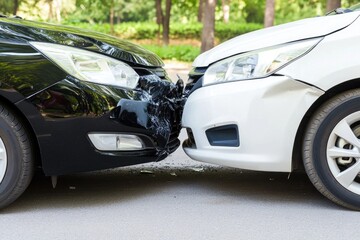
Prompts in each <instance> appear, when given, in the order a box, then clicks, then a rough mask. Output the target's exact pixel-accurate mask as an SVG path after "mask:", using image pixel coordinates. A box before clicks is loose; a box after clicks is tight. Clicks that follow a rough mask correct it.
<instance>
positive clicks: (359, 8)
mask: <svg viewBox="0 0 360 240" xmlns="http://www.w3.org/2000/svg"><path fill="white" fill-rule="evenodd" d="M354 11H360V3H358V4H355V5H354V6H351V7H349V8H336V9H334V10H332V11H331V12H328V13H327V14H326V15H336V14H343V13H349V12H354Z"/></svg>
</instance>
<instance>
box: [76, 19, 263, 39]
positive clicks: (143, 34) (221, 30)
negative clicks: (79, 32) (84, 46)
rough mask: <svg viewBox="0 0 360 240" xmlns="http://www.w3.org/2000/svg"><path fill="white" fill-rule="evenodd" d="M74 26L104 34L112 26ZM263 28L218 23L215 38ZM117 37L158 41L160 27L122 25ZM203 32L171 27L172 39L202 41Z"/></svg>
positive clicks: (197, 28)
mask: <svg viewBox="0 0 360 240" xmlns="http://www.w3.org/2000/svg"><path fill="white" fill-rule="evenodd" d="M72 25H73V26H76V27H80V28H84V29H90V30H94V31H98V32H103V33H107V34H109V33H110V25H109V24H107V23H105V24H89V23H77V24H72ZM260 28H262V25H261V24H256V23H228V24H225V23H222V22H219V23H216V25H215V37H216V38H218V39H219V40H220V41H224V40H227V39H230V38H232V37H235V36H238V35H241V34H244V33H247V32H251V31H254V30H258V29H260ZM114 29H115V35H116V36H118V37H121V38H125V39H156V38H157V34H158V25H156V24H155V23H149V22H146V23H121V24H117V25H115V28H114ZM201 31H202V24H201V23H197V22H196V23H191V24H180V23H172V24H171V25H170V38H171V39H191V38H192V39H200V36H201Z"/></svg>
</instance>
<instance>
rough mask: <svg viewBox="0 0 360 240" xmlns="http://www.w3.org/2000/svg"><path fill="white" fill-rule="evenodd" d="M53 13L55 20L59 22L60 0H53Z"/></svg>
mask: <svg viewBox="0 0 360 240" xmlns="http://www.w3.org/2000/svg"><path fill="white" fill-rule="evenodd" d="M54 2H55V14H56V21H57V22H59V23H60V22H61V8H62V0H55V1H54Z"/></svg>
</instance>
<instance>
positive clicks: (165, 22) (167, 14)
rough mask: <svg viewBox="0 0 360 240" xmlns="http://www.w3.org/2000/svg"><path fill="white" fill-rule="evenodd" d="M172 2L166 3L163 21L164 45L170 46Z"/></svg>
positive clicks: (168, 0) (169, 0) (167, 0)
mask: <svg viewBox="0 0 360 240" xmlns="http://www.w3.org/2000/svg"><path fill="white" fill-rule="evenodd" d="M170 12H171V0H166V2H165V15H164V19H163V44H164V45H166V46H167V45H169V32H170Z"/></svg>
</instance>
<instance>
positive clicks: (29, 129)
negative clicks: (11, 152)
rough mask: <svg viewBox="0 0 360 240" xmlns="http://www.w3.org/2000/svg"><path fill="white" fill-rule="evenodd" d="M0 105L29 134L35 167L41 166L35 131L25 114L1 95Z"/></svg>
mask: <svg viewBox="0 0 360 240" xmlns="http://www.w3.org/2000/svg"><path fill="white" fill-rule="evenodd" d="M0 103H1V104H3V105H4V106H5V107H7V109H8V110H10V111H11V112H12V114H14V115H15V116H16V117H18V120H19V121H20V122H21V123H22V124H23V125H24V126H25V127H26V132H27V133H28V134H29V136H30V138H31V139H30V140H31V141H30V142H31V145H32V150H33V153H34V160H35V166H41V165H42V161H41V154H40V147H39V142H38V140H37V138H36V134H35V131H34V129H33V127H32V126H31V124H30V122H29V120H28V119H27V117H26V116H25V114H24V113H23V112H22V111H21V110H20V109H19V108H18V107H17V106H16V105H15V104H14V103H13V102H11V101H9V100H8V99H7V98H6V97H4V96H2V95H0Z"/></svg>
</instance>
